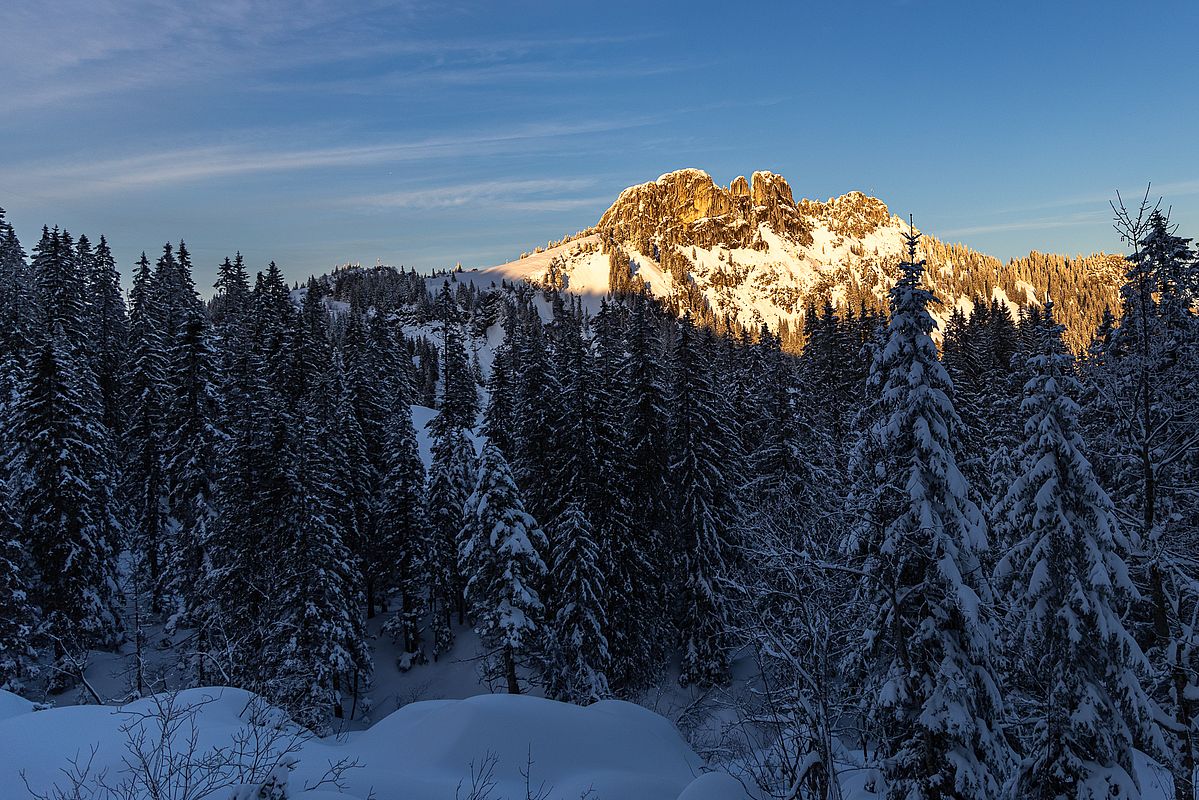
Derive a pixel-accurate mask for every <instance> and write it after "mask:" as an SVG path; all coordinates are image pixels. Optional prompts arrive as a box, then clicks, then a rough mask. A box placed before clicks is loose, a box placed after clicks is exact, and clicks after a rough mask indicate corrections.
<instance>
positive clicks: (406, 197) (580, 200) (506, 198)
mask: <svg viewBox="0 0 1199 800" xmlns="http://www.w3.org/2000/svg"><path fill="white" fill-rule="evenodd" d="M596 182H597V181H596V179H595V178H537V179H514V180H492V181H476V182H470V183H459V184H454V185H449V186H423V187H413V188H410V189H404V190H400V191H394V192H381V193H376V194H363V195H356V196H353V197H348V198H345V199H344V200H342V201H341V202H340V204H341V205H347V206H351V207H354V208H361V209H370V210H383V209H392V208H404V209H445V208H461V207H476V206H487V207H488V208H490V209H493V210H495V209H502V210H508V211H569V210H572V209H575V208H586V207H589V206H595V205H599V204H602V203H603V202H605V197H604V196H601V195H591V196H586V197H581V196H579V194H578V193H579V192H580V191H581V190H583V189H588V188H591V187H593V186H595V184H596ZM607 199H608V200H610V199H611V198H607Z"/></svg>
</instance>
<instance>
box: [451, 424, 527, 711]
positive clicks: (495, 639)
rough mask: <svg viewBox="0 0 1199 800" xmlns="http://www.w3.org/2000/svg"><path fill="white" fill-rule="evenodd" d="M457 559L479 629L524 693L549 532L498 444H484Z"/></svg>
mask: <svg viewBox="0 0 1199 800" xmlns="http://www.w3.org/2000/svg"><path fill="white" fill-rule="evenodd" d="M463 516H464V521H463V535H462V547H461V550H460V551H459V560H460V564H461V567H460V569H461V570H462V573H463V574H464V575H466V576H468V577H467V583H466V598H467V602H468V604H469V606H470V610H471V616H472V617H473V618H474V622H475V629H476V630H477V631H478V632H479V635H480V637H482V639H483V642H484V644H485V645H486V646H487V647H488V648H490V649H491V650H492V651H493V652H495V653H497V654H498V656H499V659H500V669H501V671H502V674H503V678H504V680H505V682H506V683H507V688H508V692H509V693H511V694H519V693H520V681H519V680H518V678H517V673H516V667H517V664H518V663H519V662H520V661H521V660H522V659H523V658H525V657H526V656H528V655H529V654H530V652H531V651H532V650H533V648H534V647H535V646H536V644H537V637H539V636H540V635H541V629H542V618H541V614H542V604H541V598H540V597H538V595H537V589H536V586H537V584H538V583H540V582H541V580H542V579H543V578H544V576H545V572H546V566H545V562H544V561H543V560H542V557H541V553H543V552H544V551H545V549H546V538H545V534H544V533H542V531H541V529H540V528H539V527H538V526H537V522H536V521H535V520H534V519H533V518H532V517H531V516H529V514H528V513H526V512H525V510H524V503H523V502H521V499H520V495H519V493H518V492H517V489H516V484H515V482H514V481H513V480H512V473H511V471H510V470H509V468H508V462H507V461H505V460H504V455H503V454H502V453H501V452H500V451H499V448H498V447H496V446H495V445H492V444H489V445H488V446H487V447H486V448H484V450H483V457H482V460H481V461H480V463H479V472H478V476H477V478H476V481H475V487H474V491H473V492H472V493H471V495H470V497H469V498H467V501H466V506H465V508H464V510H463Z"/></svg>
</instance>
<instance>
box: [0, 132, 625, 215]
mask: <svg viewBox="0 0 1199 800" xmlns="http://www.w3.org/2000/svg"><path fill="white" fill-rule="evenodd" d="M645 124H649V122H648V121H646V120H621V121H619V122H616V121H608V120H596V121H584V122H541V123H533V124H526V125H523V126H519V127H515V128H511V129H508V130H506V131H498V132H495V133H487V134H478V135H474V136H441V137H427V138H423V139H415V140H410V141H392V142H382V143H373V144H358V145H340V146H326V147H298V148H279V147H263V146H261V145H245V144H238V145H227V146H213V147H192V148H180V149H170V150H163V151H159V152H152V153H146V154H140V155H136V156H124V157H119V158H110V159H102V160H98V161H87V162H78V163H74V164H69V165H65V166H64V165H61V164H56V163H55V164H40V165H26V166H24V167H21V168H18V169H16V170H13V171H12V173H10V174H9V175H8V176H6V181H5V182H6V183H8V184H10V185H13V186H16V187H19V189H20V190H21V191H23V192H26V193H29V194H36V195H40V196H43V197H47V198H53V197H56V196H68V195H69V196H79V195H82V194H94V193H106V192H114V191H131V190H144V189H153V188H157V187H164V186H173V185H178V184H187V183H198V182H203V181H211V180H217V179H221V178H229V177H237V176H248V175H254V174H262V173H281V172H297V171H305V170H318V169H349V168H354V167H365V166H376V165H384V164H396V163H402V162H411V161H432V160H437V159H442V160H444V159H449V158H456V157H465V156H478V155H488V154H496V153H502V152H519V151H525V150H529V149H532V148H538V149H541V150H544V149H545V147H546V143H547V142H550V141H554V140H561V139H567V138H570V137H581V136H587V135H591V134H599V133H610V132H615V131H620V130H627V129H630V128H635V127H639V126H641V125H645Z"/></svg>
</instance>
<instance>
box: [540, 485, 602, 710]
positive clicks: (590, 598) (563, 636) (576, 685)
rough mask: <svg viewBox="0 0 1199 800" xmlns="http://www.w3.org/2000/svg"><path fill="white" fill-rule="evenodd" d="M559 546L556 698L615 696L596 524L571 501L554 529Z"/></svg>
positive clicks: (552, 679)
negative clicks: (610, 682) (611, 686)
mask: <svg viewBox="0 0 1199 800" xmlns="http://www.w3.org/2000/svg"><path fill="white" fill-rule="evenodd" d="M550 527H551V530H550V538H551V539H552V540H553V541H554V542H555V543H556V545H555V550H554V563H553V568H552V569H551V570H550V572H551V576H552V577H551V581H550V583H551V585H552V586H553V588H554V593H555V595H556V598H557V606H558V608H557V613H556V615H555V617H554V619H553V622H552V625H551V626H550V630H549V636H548V637H547V638H548V641H547V650H548V653H547V655H548V661H549V663H548V672H549V678H548V686H547V691H548V693H549V694H550V696H552V697H554V698H556V699H558V700H566V701H568V702H572V703H578V704H580V705H586V704H587V703H593V702H595V701H596V700H603V699H604V698H606V697H608V695H609V688H608V676H607V671H608V668H609V665H610V663H611V656H610V655H609V652H608V640H607V638H606V637H605V636H604V631H605V630H606V629H607V627H608V620H607V609H606V607H605V606H606V603H605V602H604V597H605V587H604V575H603V572H602V569H603V566H602V563H601V560H600V551H599V548H598V547H597V546H596V542H595V537H594V535H593V533H592V526H591V523H590V522H588V520H587V518H586V517H585V516H583V511H582V509H581V508H580V507H579V505H578V504H577V503H570V504H569V505H567V507H566V509H565V510H564V511H563V512H562V514H561V515H560V516H559V517H558V519H556V520H554V523H553V525H551V526H550Z"/></svg>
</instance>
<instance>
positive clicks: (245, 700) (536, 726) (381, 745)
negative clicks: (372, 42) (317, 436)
mask: <svg viewBox="0 0 1199 800" xmlns="http://www.w3.org/2000/svg"><path fill="white" fill-rule="evenodd" d="M22 703H23V701H18V699H17V698H14V697H13V696H12V695H8V694H7V693H4V692H0V709H4V710H5V712H6V714H0V797H4V798H19V797H25V796H27V795H26V789H25V784H24V783H23V781H22V773H23V774H24V778H25V780H27V781H28V783H29V786H30V787H31V788H33V789H34V790H36V791H39V792H43V793H44V792H46V791H48V790H49V789H50V788H51V787H52V786H53V785H54V784H56V783H57V784H58V785H59V786H60V787H62V788H67V786H66V785H65V784H66V783H67V782H68V779H67V778H65V777H64V773H63V772H62V770H63V768H64V767H66V768H68V772H71V771H72V769H71V768H70V763H71V761H72V760H74V761H75V763H76V764H77V765H79V766H78V767H77V768H75V769H74V771H76V772H81V771H83V769H84V768H86V769H87V773H88V774H87V777H86V780H92V781H95V780H97V779H98V776H100V775H102V774H103V775H104V777H103V780H104V781H105V782H106V783H107V784H108V785H113V784H117V783H120V782H122V781H127V780H131V779H133V778H134V777H135V773H134V772H131V771H130V770H129V767H128V762H133V761H136V760H137V759H135V758H131V754H134V753H139V752H140V753H149V752H152V753H154V754H156V755H158V756H160V757H161V756H163V754H164V753H166V754H167V755H168V756H169V757H170V758H174V759H176V761H174V762H171V763H174V764H175V766H174V767H172V769H171V770H170V772H172V773H173V774H175V775H176V776H178V775H180V774H182V772H183V771H184V769H183V767H182V766H181V765H185V764H192V763H197V762H199V761H200V760H201V759H202V758H203V757H206V754H211V753H216V754H217V756H216V758H215V759H213V760H211V761H208V762H205V763H207V764H209V765H219V766H216V767H215V768H216V769H219V770H220V771H222V776H221V780H220V781H218V782H219V783H220V784H221V785H222V786H223V787H228V786H234V785H240V784H244V785H245V786H246V788H247V789H249V790H251V791H253V792H256V791H257V787H259V786H261V785H262V784H263V783H265V782H269V781H271V780H274V781H275V782H280V781H286V782H287V786H288V796H289V797H291V798H305V800H316V798H322V799H324V798H335V797H349V798H366V797H368V796H371V794H372V792H373V796H375V797H379V798H391V797H395V798H399V797H403V798H405V800H425V798H427V799H428V800H444V799H445V798H452V797H454V796H455V792H456V791H457V790H459V787H461V789H460V794H461V796H463V797H467V796H470V791H471V789H472V784H473V785H474V786H483V785H489V786H491V787H492V788H491V789H490V790H489V793H482V792H480V793H478V794H477V795H476V796H477V797H480V798H483V797H488V798H491V800H501V798H523V797H525V788H526V779H525V776H524V775H523V774H522V773H531V776H530V779H529V782H530V785H531V786H532V788H533V790H534V792H536V790H538V788H539V787H542V786H544V787H545V789H547V790H548V792H547V793H546V794H545V796H546V797H547V798H549V799H550V800H558V799H559V798H561V800H575V799H576V798H579V797H582V796H587V797H592V798H595V799H596V800H613V798H624V799H625V800H676V799H677V798H680V797H686V798H701V797H702V798H708V797H711V796H715V795H714V794H713V792H712V790H713V789H715V788H716V787H717V786H719V787H720V788H719V792H718V793H719V796H720V797H722V798H728V799H729V800H741V798H740V797H738V794H737V793H738V791H739V787H737V786H736V783H735V782H732V783H727V782H717V783H714V782H713V780H714V778H713V777H701V770H702V768H703V762H702V761H701V760H700V759H699V757H698V756H696V755H695V753H694V752H692V751H691V749H690V748H689V747H688V746H687V745H686V744H685V743H684V742H683V740H682V739H681V738H680V737H679V734H678V732H677V731H676V730H675V729H674V727H673V726H672V725H671V724H670V723H669V722H668V721H666V720H665V719H663V718H662V717H660V716H658V715H656V714H654V713H652V712H650V711H648V710H646V709H644V708H641V707H639V706H635V705H632V704H630V703H623V702H619V701H606V702H602V703H597V704H595V705H593V706H589V707H586V708H580V707H578V706H571V705H566V704H564V703H556V702H553V701H550V700H542V699H538V698H533V697H522V696H516V697H513V696H509V695H485V696H480V697H473V698H470V699H468V700H434V701H428V702H420V703H413V704H411V705H408V706H405V707H403V708H401V709H400V710H398V711H396V712H395V713H393V714H391V715H389V716H387V717H386V718H384V719H382V720H380V721H379V722H378V723H376V724H375V725H374V726H373V727H371V728H370V729H368V730H365V731H359V732H355V733H350V734H347V735H345V736H344V737H341V738H336V739H334V738H330V739H317V738H312V737H304V736H302V735H301V734H300V733H299V732H298V731H296V730H295V729H294V728H292V727H290V726H287V725H285V724H282V721H281V718H280V716H279V715H278V714H277V713H276V712H274V711H273V710H272V709H269V708H266V707H265V706H263V705H262V704H261V702H260V701H258V700H257V698H255V697H254V696H253V695H251V694H249V693H247V692H244V691H241V690H237V689H191V690H188V691H185V692H181V693H179V694H178V695H174V696H171V697H167V696H159V697H157V698H148V699H144V700H139V701H137V702H134V703H130V704H129V705H127V706H123V707H121V708H107V707H100V706H75V707H66V708H57V709H50V710H46V711H32V710H31V707H30V706H29V705H28V704H24V705H22ZM164 717H165V718H167V719H169V720H170V721H171V722H172V723H173V724H172V725H171V726H170V727H172V728H173V730H174V734H173V735H168V736H167V737H166V739H167V744H168V747H167V748H161V747H159V744H160V742H161V741H162V739H163V737H162V735H161V730H162V727H163V726H162V722H163V719H164ZM143 734H144V735H143ZM193 738H194V741H195V744H194V746H193V745H192V744H191V741H192V739H193ZM189 753H190V756H189ZM160 760H161V759H160ZM167 760H169V759H167ZM235 762H240V763H235ZM250 762H256V763H255V764H254V765H253V768H250ZM337 765H341V767H342V769H333V770H331V769H330V768H331V767H337ZM472 775H473V776H474V778H473V781H472ZM717 780H718V779H717ZM589 790H590V791H591V794H590V795H587V792H588V791H589ZM212 796H213V797H214V798H220V800H224V798H226V797H228V796H229V790H228V789H227V788H222V789H221V790H220V791H217V792H215V793H214V794H213V795H212ZM742 797H743V795H742Z"/></svg>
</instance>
